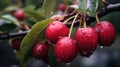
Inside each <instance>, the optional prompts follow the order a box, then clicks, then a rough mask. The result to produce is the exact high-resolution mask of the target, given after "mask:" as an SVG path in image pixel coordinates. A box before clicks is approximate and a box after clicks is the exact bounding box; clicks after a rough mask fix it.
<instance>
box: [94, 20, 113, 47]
mask: <svg viewBox="0 0 120 67" xmlns="http://www.w3.org/2000/svg"><path fill="white" fill-rule="evenodd" d="M94 28H95V29H96V31H97V32H98V36H99V45H100V46H106V47H107V46H111V45H112V43H113V42H114V41H115V29H114V26H113V25H112V24H111V23H110V22H108V21H101V22H99V23H98V24H96V25H95V26H94Z"/></svg>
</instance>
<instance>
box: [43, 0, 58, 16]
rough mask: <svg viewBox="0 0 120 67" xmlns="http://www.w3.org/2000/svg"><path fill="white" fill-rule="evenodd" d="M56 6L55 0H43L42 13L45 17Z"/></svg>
mask: <svg viewBox="0 0 120 67" xmlns="http://www.w3.org/2000/svg"><path fill="white" fill-rule="evenodd" d="M55 6H56V0H44V3H43V13H44V14H45V16H46V17H49V16H50V15H51V14H52V12H53V10H54V8H55Z"/></svg>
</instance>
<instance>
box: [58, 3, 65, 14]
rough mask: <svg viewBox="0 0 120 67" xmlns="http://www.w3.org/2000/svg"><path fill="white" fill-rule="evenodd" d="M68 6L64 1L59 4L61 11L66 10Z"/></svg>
mask: <svg viewBox="0 0 120 67" xmlns="http://www.w3.org/2000/svg"><path fill="white" fill-rule="evenodd" d="M66 8H67V6H66V4H64V3H60V4H59V5H58V10H60V11H63V12H64V11H65V10H66Z"/></svg>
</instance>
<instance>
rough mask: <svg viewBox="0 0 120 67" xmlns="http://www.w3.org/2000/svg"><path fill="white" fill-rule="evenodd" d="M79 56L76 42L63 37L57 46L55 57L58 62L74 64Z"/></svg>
mask: <svg viewBox="0 0 120 67" xmlns="http://www.w3.org/2000/svg"><path fill="white" fill-rule="evenodd" d="M77 54H78V49H77V46H76V44H75V41H74V40H73V39H71V38H69V37H62V38H61V39H59V40H58V42H57V43H56V45H55V56H56V59H57V61H58V62H62V63H69V62H72V60H73V59H74V58H75V57H76V56H77Z"/></svg>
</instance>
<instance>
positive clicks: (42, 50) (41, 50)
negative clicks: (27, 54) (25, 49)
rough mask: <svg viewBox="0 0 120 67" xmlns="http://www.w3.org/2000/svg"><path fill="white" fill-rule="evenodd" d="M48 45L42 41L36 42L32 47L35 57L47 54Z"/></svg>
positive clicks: (39, 57) (42, 57)
mask: <svg viewBox="0 0 120 67" xmlns="http://www.w3.org/2000/svg"><path fill="white" fill-rule="evenodd" d="M48 50H49V47H48V46H47V45H45V44H44V43H41V42H39V43H37V44H36V45H35V46H34V47H33V56H34V57H35V58H37V59H45V58H46V57H47V56H48Z"/></svg>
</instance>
